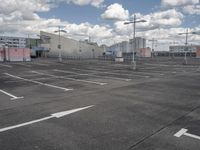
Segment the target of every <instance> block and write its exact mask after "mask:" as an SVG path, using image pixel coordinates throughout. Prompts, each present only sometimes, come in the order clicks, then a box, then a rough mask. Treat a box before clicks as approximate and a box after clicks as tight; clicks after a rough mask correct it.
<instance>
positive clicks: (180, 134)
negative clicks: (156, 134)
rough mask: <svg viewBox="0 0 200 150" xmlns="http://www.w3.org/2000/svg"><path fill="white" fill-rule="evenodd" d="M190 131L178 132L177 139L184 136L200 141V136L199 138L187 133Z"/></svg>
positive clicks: (182, 130)
mask: <svg viewBox="0 0 200 150" xmlns="http://www.w3.org/2000/svg"><path fill="white" fill-rule="evenodd" d="M187 131H188V129H184V128H183V129H181V130H180V131H178V132H177V133H176V134H174V136H175V137H178V138H179V137H181V136H182V135H185V136H189V137H191V138H195V139H198V140H200V136H197V135H194V134H190V133H187Z"/></svg>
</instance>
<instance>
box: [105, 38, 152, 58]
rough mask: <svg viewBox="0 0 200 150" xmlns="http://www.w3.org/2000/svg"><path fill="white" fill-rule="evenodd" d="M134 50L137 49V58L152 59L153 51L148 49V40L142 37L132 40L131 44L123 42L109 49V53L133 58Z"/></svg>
mask: <svg viewBox="0 0 200 150" xmlns="http://www.w3.org/2000/svg"><path fill="white" fill-rule="evenodd" d="M133 49H135V55H136V56H137V57H151V49H149V48H147V47H146V39H144V38H141V37H136V38H135V40H133V39H131V40H129V42H128V41H123V42H121V43H117V44H114V45H112V46H110V47H108V48H107V52H110V53H111V54H113V55H114V56H117V55H118V54H119V53H122V55H123V57H132V55H133ZM117 57H118V56H117Z"/></svg>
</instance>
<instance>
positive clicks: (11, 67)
mask: <svg viewBox="0 0 200 150" xmlns="http://www.w3.org/2000/svg"><path fill="white" fill-rule="evenodd" d="M0 66H3V67H8V68H12V66H10V65H5V64H0Z"/></svg>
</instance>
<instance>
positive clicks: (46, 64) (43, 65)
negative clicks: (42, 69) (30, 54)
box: [34, 63, 49, 67]
mask: <svg viewBox="0 0 200 150" xmlns="http://www.w3.org/2000/svg"><path fill="white" fill-rule="evenodd" d="M34 65H38V66H47V67H48V66H49V65H48V64H39V63H35V64H34Z"/></svg>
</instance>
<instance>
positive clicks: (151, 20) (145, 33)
mask: <svg viewBox="0 0 200 150" xmlns="http://www.w3.org/2000/svg"><path fill="white" fill-rule="evenodd" d="M0 3H1V4H0V34H1V35H12V36H27V35H30V36H33V37H35V36H36V35H37V34H39V31H41V30H42V31H48V32H52V33H53V32H54V31H55V30H57V28H58V26H62V28H63V29H65V30H66V31H67V34H66V35H65V36H67V37H70V38H75V39H82V40H84V39H86V38H87V37H89V36H90V37H91V40H92V41H94V42H98V43H99V44H108V45H111V44H114V43H117V42H119V41H124V40H128V39H130V38H131V35H132V33H133V29H132V25H124V22H125V21H128V20H133V15H134V14H136V16H137V18H138V20H139V19H145V20H146V21H147V22H145V23H138V24H137V25H136V28H137V29H136V32H137V33H136V36H140V37H144V38H146V39H148V40H150V39H152V38H154V39H156V40H157V43H156V46H157V48H158V49H160V45H162V46H163V45H169V44H171V45H173V44H174V43H175V44H177V43H178V44H184V40H185V39H184V35H182V36H180V35H178V33H182V32H185V31H186V29H187V28H189V31H190V32H193V31H198V32H199V31H200V2H199V0H0ZM84 35H85V36H84ZM189 43H190V44H198V43H200V35H189ZM148 44H149V45H150V42H149V43H148ZM163 50H165V49H164V48H163Z"/></svg>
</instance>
